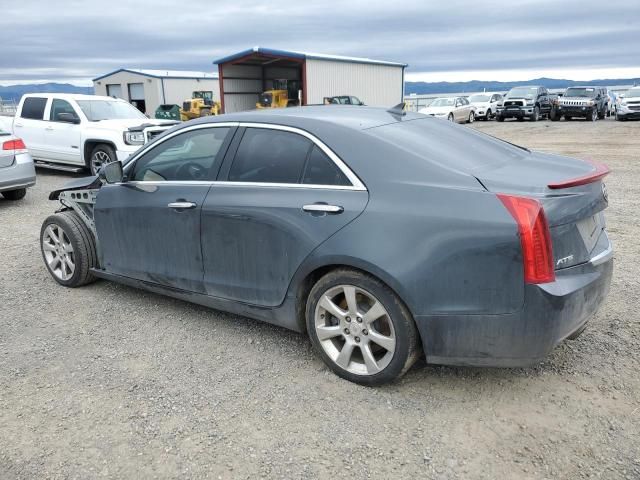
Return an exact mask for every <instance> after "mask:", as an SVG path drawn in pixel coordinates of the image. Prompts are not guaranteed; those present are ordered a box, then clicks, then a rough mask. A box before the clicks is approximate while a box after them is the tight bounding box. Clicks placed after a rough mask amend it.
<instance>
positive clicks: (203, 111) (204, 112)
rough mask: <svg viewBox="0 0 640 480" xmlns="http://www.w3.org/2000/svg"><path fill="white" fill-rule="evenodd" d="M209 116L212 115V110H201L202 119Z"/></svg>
mask: <svg viewBox="0 0 640 480" xmlns="http://www.w3.org/2000/svg"><path fill="white" fill-rule="evenodd" d="M209 115H211V109H210V108H201V109H200V116H201V117H208V116H209Z"/></svg>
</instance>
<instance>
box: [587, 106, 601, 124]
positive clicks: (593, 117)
mask: <svg viewBox="0 0 640 480" xmlns="http://www.w3.org/2000/svg"><path fill="white" fill-rule="evenodd" d="M587 120H591V121H592V122H595V121H596V120H598V109H597V108H592V109H591V116H589V117H587Z"/></svg>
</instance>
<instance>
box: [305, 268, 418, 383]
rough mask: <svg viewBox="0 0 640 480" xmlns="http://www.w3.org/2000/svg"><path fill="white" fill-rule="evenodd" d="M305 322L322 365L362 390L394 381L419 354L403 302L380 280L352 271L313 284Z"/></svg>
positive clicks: (412, 323)
mask: <svg viewBox="0 0 640 480" xmlns="http://www.w3.org/2000/svg"><path fill="white" fill-rule="evenodd" d="M373 312H375V313H373ZM306 321H307V331H308V333H309V338H310V339H311V343H312V344H313V346H314V348H315V349H316V351H317V352H318V353H319V354H320V357H321V358H322V360H323V361H324V362H325V364H326V365H327V366H328V367H329V368H330V369H331V370H332V371H333V372H334V373H335V374H336V375H338V376H339V377H342V378H344V379H346V380H349V381H351V382H354V383H359V384H361V385H369V386H373V385H382V384H384V383H388V382H392V381H394V380H396V379H397V378H399V377H401V376H402V375H404V373H405V372H406V371H407V370H409V368H410V367H411V365H413V363H414V362H415V361H416V360H417V359H418V357H419V355H420V353H421V348H420V338H419V336H418V330H417V328H416V325H415V322H414V321H413V318H412V316H411V313H410V312H409V310H408V309H407V307H406V306H405V305H404V303H403V302H402V301H401V300H400V298H398V296H397V295H396V294H395V293H394V292H393V291H392V290H391V289H390V288H389V287H388V286H387V285H385V284H384V283H382V282H381V281H380V280H378V279H377V278H375V277H372V276H370V275H367V274H365V273H362V272H359V271H356V270H350V269H346V268H340V269H337V270H334V271H332V272H330V273H328V274H326V275H325V276H323V277H322V278H320V280H318V282H317V283H316V284H315V285H314V286H313V288H312V289H311V292H310V293H309V297H308V299H307V306H306ZM319 335H320V336H321V337H322V339H321V338H320V337H319Z"/></svg>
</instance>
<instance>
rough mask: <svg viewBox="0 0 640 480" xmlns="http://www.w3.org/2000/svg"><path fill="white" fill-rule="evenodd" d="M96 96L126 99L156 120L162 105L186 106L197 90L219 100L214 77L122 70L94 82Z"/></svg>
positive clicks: (201, 73)
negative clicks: (211, 94)
mask: <svg viewBox="0 0 640 480" xmlns="http://www.w3.org/2000/svg"><path fill="white" fill-rule="evenodd" d="M93 89H94V93H95V94H96V95H106V96H109V97H118V98H122V99H124V100H126V101H128V102H130V103H131V104H132V105H135V106H136V107H137V108H138V109H139V110H140V111H141V112H143V113H146V114H147V115H149V116H150V117H153V116H154V114H155V111H156V108H158V106H159V105H163V104H176V105H182V102H184V100H185V99H187V98H191V95H192V93H193V92H194V91H196V90H204V91H212V92H213V98H214V99H215V100H219V95H220V88H219V85H218V76H217V75H216V74H214V73H205V72H185V71H177V70H138V69H130V68H121V69H119V70H116V71H115V72H111V73H107V74H106V75H102V76H100V77H98V78H94V79H93Z"/></svg>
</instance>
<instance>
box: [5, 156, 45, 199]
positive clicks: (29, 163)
mask: <svg viewBox="0 0 640 480" xmlns="http://www.w3.org/2000/svg"><path fill="white" fill-rule="evenodd" d="M35 184H36V169H35V167H34V165H33V159H32V158H31V155H29V154H28V153H20V154H18V155H16V156H15V160H14V161H13V163H12V164H11V165H9V166H8V167H3V168H0V192H7V191H11V190H18V189H21V188H27V187H32V186H33V185H35Z"/></svg>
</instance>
